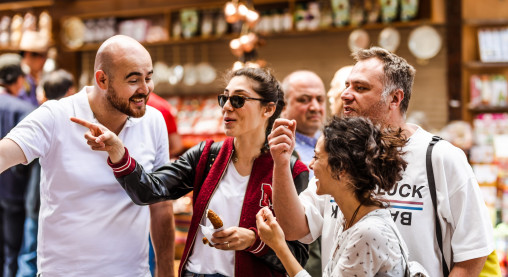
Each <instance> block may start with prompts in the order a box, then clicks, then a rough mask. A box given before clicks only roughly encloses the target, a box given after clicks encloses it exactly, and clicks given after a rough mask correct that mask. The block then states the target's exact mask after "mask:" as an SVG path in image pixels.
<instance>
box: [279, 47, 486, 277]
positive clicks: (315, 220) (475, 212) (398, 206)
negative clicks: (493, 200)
mask: <svg viewBox="0 0 508 277" xmlns="http://www.w3.org/2000/svg"><path fill="white" fill-rule="evenodd" d="M353 57H354V58H355V60H356V61H357V63H356V64H355V66H354V67H353V69H352V72H351V74H350V75H349V77H348V78H347V80H346V89H345V90H344V92H343V93H342V95H341V99H342V101H343V104H344V107H343V115H344V116H364V117H368V118H370V119H371V120H373V121H375V122H377V123H379V124H381V125H383V126H389V127H391V128H402V130H403V132H404V135H405V136H406V137H407V138H408V143H407V145H406V146H405V147H404V150H405V152H406V154H405V159H406V161H407V162H408V166H407V168H406V170H405V173H404V176H403V180H401V181H400V182H399V183H398V184H397V185H396V186H395V188H394V189H393V190H392V191H388V192H384V191H379V192H378V193H379V194H381V195H383V196H384V197H385V198H386V199H387V200H388V201H389V202H390V207H389V209H390V211H391V214H392V218H393V219H394V221H395V223H396V225H397V227H398V229H399V231H400V232H401V234H402V237H403V239H404V241H405V242H406V244H407V246H408V248H409V252H410V253H409V258H410V260H415V261H418V262H419V263H421V264H422V265H423V266H424V267H425V268H426V269H427V271H428V272H429V274H430V276H443V273H442V271H441V270H442V264H441V251H440V249H439V246H438V244H437V240H436V235H435V228H436V225H435V224H436V222H435V221H434V213H433V205H432V199H431V196H430V192H429V187H428V181H427V175H426V167H425V154H426V150H427V146H428V144H429V142H430V141H431V139H432V134H430V133H428V132H427V131H425V130H423V129H422V128H420V127H419V126H416V125H412V124H408V123H406V122H405V114H406V111H407V108H408V105H409V98H410V96H411V88H412V86H413V80H414V76H415V70H414V68H413V67H412V66H411V65H409V64H408V63H407V62H406V61H405V60H404V59H403V58H401V57H398V56H397V55H395V54H393V53H390V52H388V51H386V50H384V49H381V48H378V47H373V48H370V49H362V50H359V51H358V52H356V53H355V54H354V55H353ZM292 124H294V122H290V121H289V120H287V119H279V120H277V121H276V122H275V124H274V128H273V130H272V134H271V135H270V137H269V141H270V149H271V152H272V155H273V153H274V152H276V151H281V152H283V151H292V150H293V148H294V137H293V135H292V132H291V129H290V128H287V127H288V126H291V125H292ZM434 148H435V149H434V152H433V155H432V163H433V166H434V175H435V180H436V190H437V202H438V217H439V221H440V222H439V223H440V225H441V229H442V234H443V252H444V257H445V261H446V264H447V267H448V268H450V269H451V272H450V276H478V275H479V273H480V271H481V270H482V268H483V265H484V263H485V261H486V258H487V256H488V255H489V254H490V253H491V252H492V251H493V250H494V241H493V233H492V224H491V223H490V220H489V216H488V212H487V208H486V206H485V202H484V201H483V199H482V196H481V193H480V190H479V186H478V183H477V181H476V178H475V176H474V174H473V171H472V169H471V167H470V165H469V164H468V162H467V159H466V156H465V154H464V153H463V152H462V150H460V149H458V148H457V147H454V146H452V145H451V144H450V143H448V142H446V141H442V142H439V143H437V144H436V146H435V147H434ZM285 167H287V165H286V164H284V163H283V164H278V159H274V172H277V174H274V180H273V195H272V196H273V207H274V210H275V213H276V214H277V221H278V222H279V223H280V226H281V227H282V229H283V230H284V233H285V235H286V239H287V240H300V241H301V242H304V243H310V242H312V241H314V240H315V239H317V238H318V237H319V236H322V238H321V240H322V253H321V256H322V264H323V268H324V266H325V265H326V263H327V262H328V260H329V259H330V257H331V251H333V250H334V249H331V247H332V246H333V245H335V244H334V243H333V237H334V236H333V234H334V228H335V226H336V222H337V221H343V220H344V219H343V215H342V213H341V212H340V210H339V209H338V206H337V205H336V204H335V201H334V200H333V198H331V196H329V195H324V196H318V195H316V180H315V179H312V180H311V181H310V183H309V186H308V188H307V189H306V190H305V191H304V192H302V193H301V194H300V196H298V195H297V194H296V192H295V191H294V188H293V187H294V186H293V184H292V179H291V178H290V176H289V177H288V176H286V175H287V174H284V172H287V168H285Z"/></svg>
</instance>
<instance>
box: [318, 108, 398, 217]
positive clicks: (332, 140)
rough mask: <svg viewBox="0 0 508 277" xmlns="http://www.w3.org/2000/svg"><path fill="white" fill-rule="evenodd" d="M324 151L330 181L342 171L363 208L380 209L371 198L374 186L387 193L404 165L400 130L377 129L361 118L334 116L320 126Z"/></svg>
mask: <svg viewBox="0 0 508 277" xmlns="http://www.w3.org/2000/svg"><path fill="white" fill-rule="evenodd" d="M323 136H324V148H325V151H326V153H327V154H328V164H329V166H330V168H331V171H332V174H333V178H335V179H337V180H339V175H340V173H341V172H342V171H345V172H346V173H347V174H348V175H349V177H350V180H351V184H350V185H351V186H352V188H353V190H354V193H355V195H356V198H357V199H358V200H359V201H360V202H362V203H363V204H365V205H376V206H380V207H382V206H384V204H383V201H382V200H381V199H378V198H376V197H375V195H374V193H373V192H374V191H375V190H376V188H377V187H379V188H381V189H383V190H385V191H388V190H390V189H391V188H392V187H393V186H394V185H395V183H396V182H397V181H400V180H401V179H402V171H403V170H404V169H406V165H407V162H406V161H405V160H404V159H403V158H402V155H403V154H404V153H403V152H402V147H403V146H404V145H405V143H406V141H407V139H406V138H405V137H404V136H403V135H402V129H400V128H399V129H397V130H394V129H390V128H383V129H380V127H379V126H376V125H374V124H373V123H372V122H371V121H370V120H369V119H366V118H363V117H352V118H339V117H336V116H334V117H333V118H332V119H331V120H330V121H329V122H328V123H327V124H326V125H325V127H324V130H323Z"/></svg>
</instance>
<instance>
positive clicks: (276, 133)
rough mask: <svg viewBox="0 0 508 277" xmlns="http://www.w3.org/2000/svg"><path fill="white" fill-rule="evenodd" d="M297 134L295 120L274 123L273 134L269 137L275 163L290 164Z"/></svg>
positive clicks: (282, 119) (278, 120)
mask: <svg viewBox="0 0 508 277" xmlns="http://www.w3.org/2000/svg"><path fill="white" fill-rule="evenodd" d="M295 132H296V121H295V120H289V119H285V118H278V119H276V120H275V122H274V123H273V128H272V132H271V133H270V135H268V145H269V146H270V153H271V154H272V159H273V161H274V162H275V163H278V164H281V163H288V164H289V162H290V158H291V154H292V153H293V150H294V148H295Z"/></svg>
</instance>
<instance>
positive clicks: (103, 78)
mask: <svg viewBox="0 0 508 277" xmlns="http://www.w3.org/2000/svg"><path fill="white" fill-rule="evenodd" d="M95 81H96V82H97V85H98V86H99V88H100V89H103V90H107V89H108V83H109V82H108V75H106V73H105V72H104V71H102V70H97V71H95Z"/></svg>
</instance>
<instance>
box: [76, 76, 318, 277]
mask: <svg viewBox="0 0 508 277" xmlns="http://www.w3.org/2000/svg"><path fill="white" fill-rule="evenodd" d="M228 79H229V82H228V84H227V86H226V88H225V89H224V93H222V94H220V95H219V96H218V101H219V105H220V106H221V107H222V114H223V124H224V129H225V133H226V135H227V136H228V138H227V139H226V140H225V141H224V142H221V143H216V144H213V145H212V141H205V142H202V143H200V144H198V145H196V146H195V147H193V148H191V149H189V150H188V151H187V152H185V153H184V154H183V155H182V156H180V158H179V159H178V160H177V161H176V162H174V163H171V164H168V165H165V166H163V167H161V168H159V169H157V170H156V171H155V172H153V173H151V174H147V173H145V171H144V170H143V167H142V166H140V165H139V164H138V163H137V162H136V161H135V160H134V159H133V158H131V157H130V155H129V151H127V148H125V147H124V146H123V144H122V142H121V141H120V139H119V138H118V137H117V136H116V135H115V134H113V133H112V132H110V131H109V130H107V129H105V128H103V127H102V126H99V125H97V124H92V123H89V122H85V121H82V120H78V119H73V121H75V122H78V123H80V124H82V125H84V126H86V127H88V128H89V129H90V131H89V132H87V134H86V135H85V137H86V138H87V140H88V144H89V145H90V146H91V147H92V149H93V150H99V151H107V152H108V154H109V160H108V163H109V164H110V166H111V167H112V168H113V171H114V172H115V176H116V177H117V180H118V181H119V182H120V184H121V185H122V187H124V189H125V190H126V191H127V193H128V194H129V196H130V197H131V198H132V200H133V201H134V202H135V203H136V204H139V205H145V204H151V203H155V202H159V201H164V200H167V199H177V198H179V197H181V196H184V195H185V194H187V193H188V192H190V191H194V194H193V195H194V201H193V209H194V210H193V214H192V220H191V225H190V228H189V233H188V237H187V242H186V245H185V249H184V253H183V257H182V260H181V263H180V276H184V277H190V276H216V277H218V276H242V277H258V276H284V275H285V270H284V267H283V266H282V264H281V263H280V261H279V260H278V259H277V257H276V255H275V253H274V252H273V251H272V250H271V249H270V248H269V247H267V246H266V245H265V244H264V243H263V242H262V241H261V240H260V239H259V236H258V234H257V230H256V218H255V215H256V213H257V212H258V211H259V210H260V209H261V208H263V207H269V208H271V192H272V190H271V184H272V173H273V160H272V156H271V155H270V152H269V149H268V141H267V136H268V134H269V133H270V131H271V129H272V125H273V122H274V121H275V119H276V118H278V117H279V115H280V113H281V111H282V109H283V107H284V93H283V92H282V90H281V88H280V85H279V82H278V81H277V80H276V79H275V77H274V76H273V75H272V74H271V73H270V72H269V71H266V70H264V69H259V68H242V69H239V70H236V71H233V72H231V73H230V75H229V78H228ZM217 148H220V151H218V153H217V151H215V149H217ZM211 153H216V156H215V154H214V155H213V156H211ZM210 163H212V164H210ZM205 168H206V170H209V171H208V173H205ZM291 179H292V180H293V181H294V183H295V190H296V191H302V190H303V189H304V188H305V185H306V183H307V180H308V171H307V167H306V166H305V165H304V164H303V163H302V162H301V161H299V160H297V161H296V162H295V163H294V166H293V169H292V177H291ZM207 209H211V210H213V211H215V212H216V214H218V215H219V216H220V217H222V221H223V225H224V229H223V230H220V231H216V232H215V233H214V234H213V237H212V238H211V242H212V243H213V247H210V246H208V245H205V244H203V242H202V239H203V238H204V236H203V234H202V232H201V229H200V227H199V225H200V224H201V225H205V226H206V225H209V224H207V219H206V213H207V212H206V211H207ZM287 244H288V246H289V247H290V249H291V251H292V253H294V255H295V256H296V259H297V260H298V262H299V263H300V264H301V265H304V264H305V262H306V261H307V258H308V252H307V251H308V250H307V246H306V245H304V244H302V243H300V242H297V241H292V242H287Z"/></svg>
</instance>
